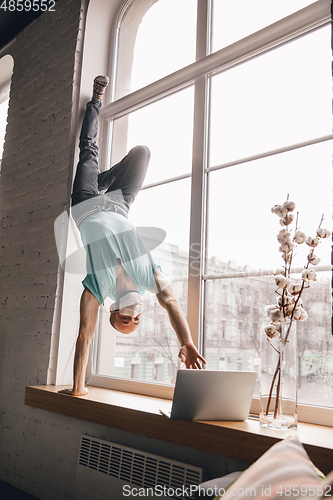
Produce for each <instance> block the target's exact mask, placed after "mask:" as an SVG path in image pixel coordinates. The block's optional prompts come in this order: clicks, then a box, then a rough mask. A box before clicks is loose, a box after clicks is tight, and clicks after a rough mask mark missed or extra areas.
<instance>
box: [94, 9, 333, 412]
mask: <svg viewBox="0 0 333 500" xmlns="http://www.w3.org/2000/svg"><path fill="white" fill-rule="evenodd" d="M235 9H236V5H233V4H232V2H228V3H226V2H224V1H222V0H211V1H206V0H204V1H201V0H199V1H198V2H193V0H135V1H132V2H126V3H125V5H124V8H123V10H122V12H121V13H120V16H119V20H118V26H117V33H118V36H117V40H116V44H115V47H111V50H113V51H114V56H115V57H114V60H115V64H114V68H113V74H112V75H111V77H112V82H113V91H112V97H111V101H110V103H107V104H106V105H105V106H104V108H103V109H102V111H101V116H102V119H103V120H104V121H105V123H106V125H107V126H108V130H109V135H108V136H109V142H108V143H107V144H106V145H105V147H104V152H103V154H104V158H105V164H106V165H108V164H110V165H113V164H115V163H116V162H117V161H119V160H120V159H121V158H122V157H123V156H124V155H125V154H126V153H127V151H128V150H129V149H130V148H131V147H133V146H135V145H136V144H145V145H147V146H148V147H149V148H150V150H151V161H150V166H149V169H148V173H147V177H146V181H145V185H144V186H143V189H142V190H141V192H140V193H139V195H138V197H137V199H136V200H135V202H134V204H133V206H132V208H131V212H130V219H131V220H132V222H133V223H134V224H135V225H136V226H151V227H160V228H162V229H164V230H165V231H166V234H167V236H166V240H165V241H164V243H163V244H162V245H161V246H160V247H158V248H157V249H156V250H155V251H153V258H154V260H155V262H157V263H158V264H160V265H161V268H162V270H163V272H164V273H165V274H166V275H167V276H168V277H169V279H170V280H171V282H172V284H173V288H174V291H175V294H176V298H177V300H178V301H179V302H180V304H181V307H182V308H183V311H184V312H185V314H187V318H188V321H189V324H190V327H191V331H192V335H193V337H194V339H195V341H196V342H197V343H198V345H199V346H200V347H201V348H202V349H203V353H204V355H205V357H206V359H207V362H208V368H210V369H224V370H229V369H237V370H248V369H251V370H252V369H256V367H257V360H258V357H259V329H260V322H261V319H262V318H263V316H264V307H265V305H267V304H269V303H274V302H275V298H276V295H275V287H274V283H273V282H272V280H271V275H272V270H273V269H275V268H276V267H279V265H280V260H281V258H280V257H279V252H278V244H277V240H276V234H277V232H278V231H279V226H278V219H277V218H276V216H274V215H273V214H271V212H270V209H271V207H272V206H273V205H274V204H279V203H282V202H283V201H285V199H286V198H287V196H288V195H289V197H290V199H292V200H293V201H295V203H296V206H297V210H298V211H299V212H300V219H299V224H300V225H301V228H302V230H304V232H306V233H307V234H313V233H314V232H315V230H316V229H317V227H318V224H319V222H320V219H321V216H322V214H323V213H324V214H325V223H324V225H325V227H328V228H329V229H331V227H330V226H331V220H332V208H331V185H332V182H331V181H332V173H331V150H332V133H331V98H332V96H331V88H330V87H331V59H332V56H331V28H330V25H329V2H327V1H324V0H320V1H318V2H315V3H313V2H311V0H310V1H306V0H296V1H294V2H288V1H282V2H279V4H278V5H276V8H275V9H271V8H269V5H268V3H267V2H265V1H264V0H256V1H254V2H251V5H250V4H249V2H246V1H245V0H244V1H242V2H240V3H239V2H237V10H235ZM248 9H250V12H249V13H248V14H247V13H246V12H247V10H248ZM240 11H241V12H242V16H240V15H239V12H240ZM243 20H244V22H243ZM245 21H246V22H245ZM302 250H304V252H306V249H302ZM318 254H320V255H319V256H320V258H321V263H320V267H319V268H318V271H319V272H318V279H317V282H316V283H315V284H314V286H312V287H311V289H310V290H306V291H305V293H304V296H303V302H304V307H305V309H307V311H308V315H309V319H308V320H307V321H306V322H304V323H302V324H300V323H298V324H297V329H298V339H299V366H300V379H299V401H300V403H303V404H305V405H319V406H324V407H331V406H332V397H333V393H332V391H333V338H332V333H331V317H332V292H331V263H330V262H331V246H330V244H329V243H328V244H322V245H321V247H320V249H319V250H318ZM305 263H306V253H305V254H302V253H301V250H300V252H299V255H297V266H301V267H302V266H304V264H305ZM144 300H145V312H144V315H143V319H142V322H141V324H140V327H139V328H138V330H137V331H136V332H135V333H134V334H131V335H129V336H128V335H127V336H124V335H122V334H117V333H115V332H113V333H112V335H111V334H110V326H109V324H108V322H107V321H103V320H102V319H101V321H100V322H99V327H98V336H97V337H96V342H95V360H94V363H93V366H94V370H95V373H93V378H92V383H93V384H96V385H104V386H108V382H107V380H110V377H115V378H116V379H125V380H126V379H128V380H129V381H130V384H131V386H129V387H131V388H133V387H134V386H133V380H137V381H138V382H142V381H143V382H146V383H154V382H158V383H160V384H167V385H168V384H169V385H170V384H173V383H174V380H175V375H176V372H177V370H178V369H179V368H180V363H179V360H178V358H177V354H178V349H179V346H178V342H177V339H176V335H175V334H174V332H173V331H172V329H171V326H170V325H169V322H168V318H167V315H166V313H165V311H164V310H163V309H162V308H161V307H160V306H159V305H158V303H157V300H156V298H155V297H154V296H152V295H148V294H147V296H145V297H144ZM108 307H109V304H107V303H106V304H105V308H104V314H106V311H107V310H108ZM102 317H103V312H102V314H101V318H102ZM111 337H112V338H111ZM106 353H107V354H106ZM110 358H112V360H110ZM134 361H135V362H134ZM112 383H113V382H112Z"/></svg>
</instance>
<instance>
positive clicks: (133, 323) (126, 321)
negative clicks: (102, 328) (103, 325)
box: [110, 311, 142, 334]
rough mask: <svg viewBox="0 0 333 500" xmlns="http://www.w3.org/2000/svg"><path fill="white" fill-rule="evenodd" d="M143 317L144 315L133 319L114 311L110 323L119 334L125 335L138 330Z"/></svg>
mask: <svg viewBox="0 0 333 500" xmlns="http://www.w3.org/2000/svg"><path fill="white" fill-rule="evenodd" d="M141 316H142V313H140V314H138V315H137V316H135V318H132V317H131V316H125V315H123V314H120V312H119V311H114V312H112V313H111V314H110V323H111V326H113V328H115V329H116V330H117V331H118V332H121V333H125V334H127V333H132V332H134V331H135V330H136V329H137V328H138V326H139V324H140V321H141Z"/></svg>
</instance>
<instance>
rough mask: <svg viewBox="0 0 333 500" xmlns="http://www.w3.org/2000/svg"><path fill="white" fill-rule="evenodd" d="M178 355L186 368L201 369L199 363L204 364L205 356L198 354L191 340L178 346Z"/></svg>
mask: <svg viewBox="0 0 333 500" xmlns="http://www.w3.org/2000/svg"><path fill="white" fill-rule="evenodd" d="M178 357H179V359H180V360H181V362H182V363H185V366H186V368H194V369H201V368H202V366H201V363H204V364H206V360H205V358H203V357H202V356H201V354H199V351H198V350H197V348H196V347H195V345H194V344H193V343H192V342H188V343H186V344H185V345H183V346H182V347H181V348H180V351H179V354H178Z"/></svg>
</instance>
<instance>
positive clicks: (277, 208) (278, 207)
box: [271, 205, 287, 217]
mask: <svg viewBox="0 0 333 500" xmlns="http://www.w3.org/2000/svg"><path fill="white" fill-rule="evenodd" d="M271 212H272V213H273V214H276V215H277V216H278V217H285V215H286V214H287V210H286V209H283V208H282V207H281V205H274V207H272V208H271Z"/></svg>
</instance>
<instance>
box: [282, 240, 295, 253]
mask: <svg viewBox="0 0 333 500" xmlns="http://www.w3.org/2000/svg"><path fill="white" fill-rule="evenodd" d="M294 248H295V244H294V243H292V242H291V241H287V242H285V243H282V245H281V246H280V247H279V251H280V252H281V253H289V252H291V251H292V250H293V249H294Z"/></svg>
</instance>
